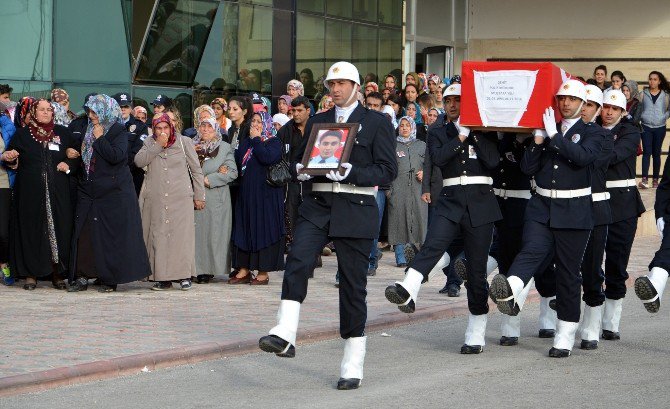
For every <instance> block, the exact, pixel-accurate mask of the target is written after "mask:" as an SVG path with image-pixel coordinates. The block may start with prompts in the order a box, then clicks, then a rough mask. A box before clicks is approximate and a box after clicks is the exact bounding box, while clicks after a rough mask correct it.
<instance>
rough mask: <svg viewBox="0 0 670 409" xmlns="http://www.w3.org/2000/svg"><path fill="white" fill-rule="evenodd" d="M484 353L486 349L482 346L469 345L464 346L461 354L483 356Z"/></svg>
mask: <svg viewBox="0 0 670 409" xmlns="http://www.w3.org/2000/svg"><path fill="white" fill-rule="evenodd" d="M482 351H484V347H482V346H481V345H468V344H463V346H462V347H461V354H466V355H470V354H481V353H482Z"/></svg>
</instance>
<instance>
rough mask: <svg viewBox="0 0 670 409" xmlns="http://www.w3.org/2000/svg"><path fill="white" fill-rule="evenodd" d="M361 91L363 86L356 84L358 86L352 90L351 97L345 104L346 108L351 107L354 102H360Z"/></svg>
mask: <svg viewBox="0 0 670 409" xmlns="http://www.w3.org/2000/svg"><path fill="white" fill-rule="evenodd" d="M360 89H361V86H360V85H358V84H356V86H355V87H354V88H353V89H352V90H351V95H349V98H347V100H346V101H345V102H344V107H348V106H350V105H351V104H352V103H354V101H358V96H357V94H358V91H359V90H360Z"/></svg>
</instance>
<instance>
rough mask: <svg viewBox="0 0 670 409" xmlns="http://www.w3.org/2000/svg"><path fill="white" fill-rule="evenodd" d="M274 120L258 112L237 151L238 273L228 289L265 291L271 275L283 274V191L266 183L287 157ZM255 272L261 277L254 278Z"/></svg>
mask: <svg viewBox="0 0 670 409" xmlns="http://www.w3.org/2000/svg"><path fill="white" fill-rule="evenodd" d="M275 134H276V131H275V130H274V127H273V126H272V117H271V116H270V114H268V113H267V112H263V111H261V112H256V113H254V114H253V116H252V117H251V123H250V128H249V133H248V134H247V135H248V136H246V137H244V136H243V137H241V138H240V140H239V147H238V149H237V150H236V151H235V161H236V163H237V169H238V171H239V173H240V186H239V194H238V196H237V200H236V202H235V212H234V217H235V219H234V221H233V268H235V269H236V270H237V271H238V273H237V274H236V275H235V276H234V277H231V278H230V280H229V281H228V283H229V284H251V285H265V284H267V283H268V282H269V277H268V272H269V271H278V270H282V269H283V268H284V246H285V235H286V230H285V226H284V188H283V187H273V186H270V185H269V184H268V183H267V182H266V178H267V172H268V168H269V167H270V166H271V165H274V164H276V163H278V162H279V161H280V160H281V156H282V143H281V140H280V139H279V138H277V137H276V136H275ZM252 271H258V274H257V275H256V277H252V273H251V272H252Z"/></svg>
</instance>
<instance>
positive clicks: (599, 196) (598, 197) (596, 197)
mask: <svg viewBox="0 0 670 409" xmlns="http://www.w3.org/2000/svg"><path fill="white" fill-rule="evenodd" d="M609 198H610V192H601V193H592V194H591V200H593V201H594V202H602V201H603V200H609Z"/></svg>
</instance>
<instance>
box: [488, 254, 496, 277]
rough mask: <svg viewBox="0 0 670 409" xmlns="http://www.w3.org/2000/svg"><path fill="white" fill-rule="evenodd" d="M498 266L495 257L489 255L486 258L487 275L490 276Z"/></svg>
mask: <svg viewBox="0 0 670 409" xmlns="http://www.w3.org/2000/svg"><path fill="white" fill-rule="evenodd" d="M496 268H498V261H497V260H496V259H494V258H493V257H491V256H489V258H488V259H487V260H486V276H487V277H488V276H490V275H491V273H492V272H493V271H494V270H495V269H496Z"/></svg>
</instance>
